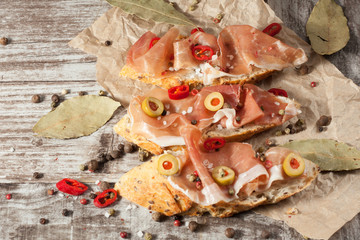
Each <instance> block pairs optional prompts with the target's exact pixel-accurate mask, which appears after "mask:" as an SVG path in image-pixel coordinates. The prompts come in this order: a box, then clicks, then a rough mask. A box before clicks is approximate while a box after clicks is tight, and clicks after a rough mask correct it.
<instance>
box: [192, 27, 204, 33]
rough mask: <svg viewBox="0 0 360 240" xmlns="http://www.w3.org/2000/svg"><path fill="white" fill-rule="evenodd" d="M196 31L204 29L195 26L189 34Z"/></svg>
mask: <svg viewBox="0 0 360 240" xmlns="http://www.w3.org/2000/svg"><path fill="white" fill-rule="evenodd" d="M197 31H200V32H204V30H203V29H202V28H201V27H197V28H194V29H193V30H191V32H190V34H194V33H196V32H197Z"/></svg>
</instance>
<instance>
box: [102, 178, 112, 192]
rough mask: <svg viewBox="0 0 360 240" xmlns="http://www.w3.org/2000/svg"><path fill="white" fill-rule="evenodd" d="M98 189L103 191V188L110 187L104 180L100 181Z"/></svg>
mask: <svg viewBox="0 0 360 240" xmlns="http://www.w3.org/2000/svg"><path fill="white" fill-rule="evenodd" d="M99 188H100V190H101V191H102V192H103V191H105V190H108V189H110V184H109V183H108V182H106V181H102V182H101V183H100V185H99Z"/></svg>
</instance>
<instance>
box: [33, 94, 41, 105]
mask: <svg viewBox="0 0 360 240" xmlns="http://www.w3.org/2000/svg"><path fill="white" fill-rule="evenodd" d="M31 101H32V102H33V103H39V102H41V97H40V96H39V95H37V94H35V95H34V96H32V98H31Z"/></svg>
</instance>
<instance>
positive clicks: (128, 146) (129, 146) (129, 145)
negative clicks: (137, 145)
mask: <svg viewBox="0 0 360 240" xmlns="http://www.w3.org/2000/svg"><path fill="white" fill-rule="evenodd" d="M124 151H125V152H126V153H132V152H133V151H134V145H133V144H132V143H130V142H126V143H125V145H124Z"/></svg>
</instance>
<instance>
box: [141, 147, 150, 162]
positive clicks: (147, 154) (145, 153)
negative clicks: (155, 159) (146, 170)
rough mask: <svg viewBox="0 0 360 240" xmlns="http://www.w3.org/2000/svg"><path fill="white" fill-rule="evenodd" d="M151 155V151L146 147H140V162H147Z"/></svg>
mask: <svg viewBox="0 0 360 240" xmlns="http://www.w3.org/2000/svg"><path fill="white" fill-rule="evenodd" d="M150 156H151V153H150V152H148V151H146V150H145V149H142V148H139V160H140V162H145V161H146V160H148V158H149V157H150Z"/></svg>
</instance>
